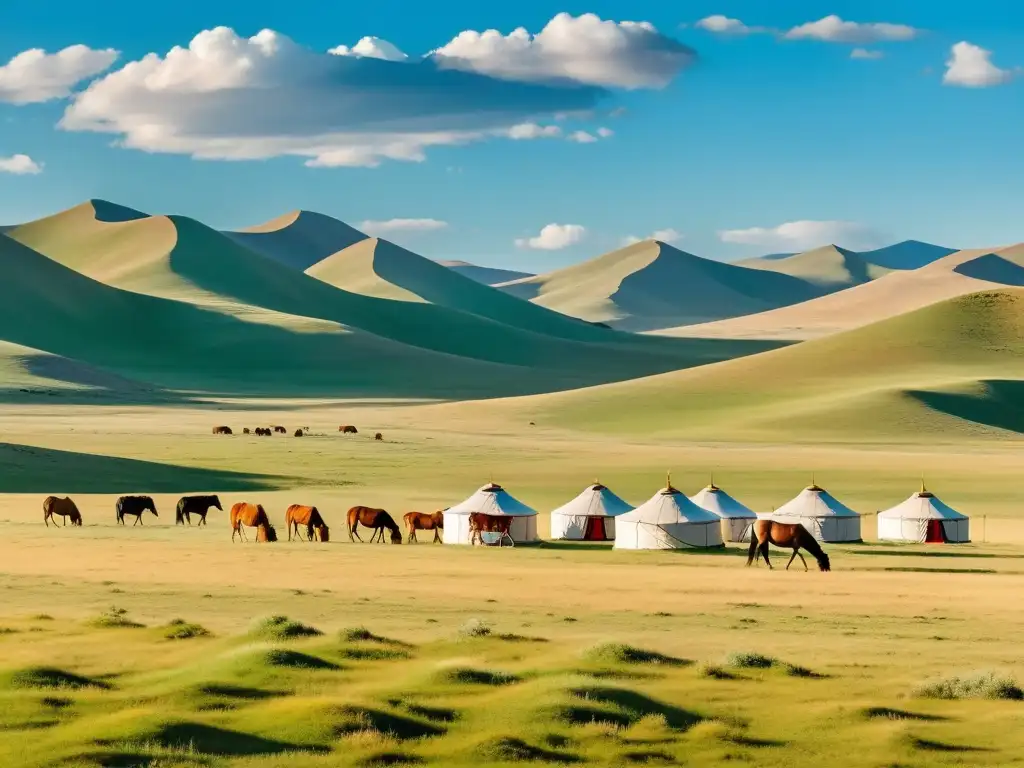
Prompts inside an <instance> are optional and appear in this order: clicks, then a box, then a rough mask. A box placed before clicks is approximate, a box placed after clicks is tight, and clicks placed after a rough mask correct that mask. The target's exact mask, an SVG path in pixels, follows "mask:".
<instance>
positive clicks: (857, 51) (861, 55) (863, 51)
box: [850, 48, 885, 61]
mask: <svg viewBox="0 0 1024 768" xmlns="http://www.w3.org/2000/svg"><path fill="white" fill-rule="evenodd" d="M850 58H851V59H863V60H865V61H877V60H878V59H884V58H885V54H884V53H882V52H881V51H872V50H869V49H867V48H854V49H853V50H852V51H850Z"/></svg>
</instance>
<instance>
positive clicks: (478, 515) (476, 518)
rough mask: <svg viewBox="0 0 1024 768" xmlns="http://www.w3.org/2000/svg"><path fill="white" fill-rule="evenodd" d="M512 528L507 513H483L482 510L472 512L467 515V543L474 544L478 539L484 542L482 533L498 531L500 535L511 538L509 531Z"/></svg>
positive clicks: (510, 519)
mask: <svg viewBox="0 0 1024 768" xmlns="http://www.w3.org/2000/svg"><path fill="white" fill-rule="evenodd" d="M511 528H512V518H511V517H508V516H507V515H485V514H483V513H482V512H473V513H472V514H471V515H470V516H469V543H470V544H476V542H477V541H478V540H479V542H480V543H481V544H483V543H484V537H483V534H484V533H498V534H501V535H502V537H504V536H508V537H509V538H512V534H511V533H509V531H510V530H511Z"/></svg>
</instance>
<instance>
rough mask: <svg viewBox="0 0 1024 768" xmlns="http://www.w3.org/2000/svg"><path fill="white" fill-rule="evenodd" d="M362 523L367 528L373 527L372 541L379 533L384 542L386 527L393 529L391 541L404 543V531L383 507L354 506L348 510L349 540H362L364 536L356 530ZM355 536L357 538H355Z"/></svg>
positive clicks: (381, 541)
mask: <svg viewBox="0 0 1024 768" xmlns="http://www.w3.org/2000/svg"><path fill="white" fill-rule="evenodd" d="M360 523H361V524H362V525H364V526H365V527H367V528H373V529H374V531H373V536H371V537H370V542H371V543H372V542H373V540H374V539H376V538H377V534H380V543H381V544H383V543H384V529H385V528H386V529H387V530H389V531H391V543H392V544H401V543H402V532H401V530H400V529H399V528H398V523H396V522H395V519H394V518H393V517H391V515H389V514H388V513H387V512H385V511H384V510H383V509H373V508H371V507H352V509H350V510H349V511H348V540H349V541H355V540H356V539H359V540H360V541H362V540H363V539H362V537H361V536H360V535H359V531H358V530H356V529H357V528H358V527H359V525H360ZM353 537H355V538H353Z"/></svg>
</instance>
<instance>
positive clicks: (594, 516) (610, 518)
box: [551, 483, 633, 541]
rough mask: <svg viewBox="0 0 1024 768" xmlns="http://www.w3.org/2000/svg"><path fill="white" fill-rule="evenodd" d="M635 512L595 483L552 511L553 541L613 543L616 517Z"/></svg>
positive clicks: (630, 506) (609, 491) (630, 505)
mask: <svg viewBox="0 0 1024 768" xmlns="http://www.w3.org/2000/svg"><path fill="white" fill-rule="evenodd" d="M632 511H633V505H632V504H628V503H627V502H625V501H623V500H622V499H620V498H619V497H618V496H616V495H615V494H614V493H612V492H611V490H609V489H608V488H607V487H605V486H603V485H601V484H600V483H594V484H593V485H590V486H588V487H587V488H586V490H584V491H583V493H581V494H580V495H579V496H577V497H576V498H575V499H573V500H572V501H570V502H569V503H568V504H563V505H562V506H560V507H559V508H558V509H556V510H553V511H552V512H551V538H552V539H554V540H556V541H557V540H569V541H613V540H614V539H615V518H616V517H618V516H619V515H624V514H626V513H627V512H632Z"/></svg>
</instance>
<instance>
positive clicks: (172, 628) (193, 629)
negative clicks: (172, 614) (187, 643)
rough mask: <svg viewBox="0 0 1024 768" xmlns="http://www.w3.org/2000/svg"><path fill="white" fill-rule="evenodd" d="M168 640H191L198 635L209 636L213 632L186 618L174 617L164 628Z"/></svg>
mask: <svg viewBox="0 0 1024 768" xmlns="http://www.w3.org/2000/svg"><path fill="white" fill-rule="evenodd" d="M163 633H164V637H165V638H166V639H168V640H191V639H193V638H196V637H209V636H210V634H211V632H210V630H208V629H207V628H206V627H204V626H203V625H201V624H195V623H193V622H190V621H185V620H184V619H174V620H173V621H171V622H170V623H169V624H168V625H167V626H166V627H164V630H163Z"/></svg>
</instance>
